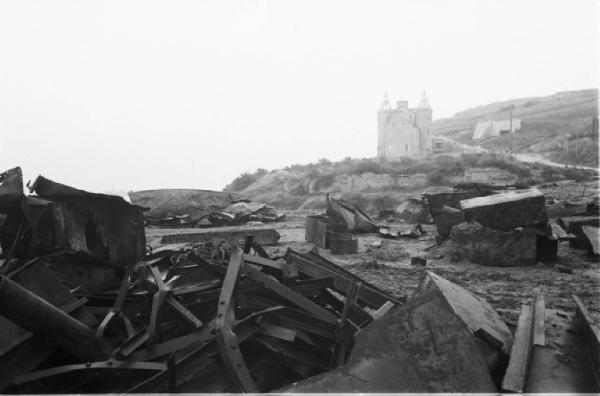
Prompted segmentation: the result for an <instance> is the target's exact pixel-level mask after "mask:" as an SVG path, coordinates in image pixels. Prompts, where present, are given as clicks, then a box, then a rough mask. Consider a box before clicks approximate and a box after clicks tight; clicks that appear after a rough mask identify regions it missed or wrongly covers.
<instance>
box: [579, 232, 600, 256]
mask: <svg viewBox="0 0 600 396" xmlns="http://www.w3.org/2000/svg"><path fill="white" fill-rule="evenodd" d="M581 231H582V232H583V235H585V237H586V238H587V241H588V252H589V254H590V256H593V255H596V256H597V255H598V254H600V228H598V227H592V226H585V225H584V226H582V227H581Z"/></svg>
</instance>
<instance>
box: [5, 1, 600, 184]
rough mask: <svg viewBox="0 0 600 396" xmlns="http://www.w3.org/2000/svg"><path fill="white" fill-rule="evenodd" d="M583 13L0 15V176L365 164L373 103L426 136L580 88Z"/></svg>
mask: <svg viewBox="0 0 600 396" xmlns="http://www.w3.org/2000/svg"><path fill="white" fill-rule="evenodd" d="M598 19H599V3H598V1H596V0H569V1H556V0H543V1H541V0H540V1H531V0H529V1H527V0H501V1H486V0H473V1H467V0H465V1H450V0H439V1H435V0H418V1H417V0H411V1H400V0H395V1H349V0H343V1H328V0H320V1H307V0H302V1H300V0H296V1H282V0H277V1H222V0H220V1H189V2H187V1H161V2H153V1H147V0H145V1H123V0H119V1H107V0H103V1H38V2H32V1H23V0H14V1H6V0H5V1H1V2H0V170H2V169H7V168H10V167H13V166H17V165H20V166H21V167H22V168H23V170H24V173H25V176H26V178H31V179H33V178H34V177H35V176H37V174H43V175H45V176H46V177H49V178H52V179H54V180H56V181H59V182H63V183H67V184H70V185H73V186H75V187H79V188H84V189H88V190H91V191H107V190H112V189H114V190H130V189H131V190H139V189H151V188H204V189H219V190H220V189H222V188H223V187H224V186H225V185H226V184H227V183H228V182H230V181H231V180H232V179H233V178H234V177H236V176H237V175H239V174H240V173H242V172H244V171H254V170H255V169H256V168H259V167H262V168H267V169H274V168H280V167H284V166H287V165H290V164H294V163H307V162H313V161H316V160H318V159H319V158H328V159H330V160H341V159H343V158H344V157H347V156H350V157H374V156H375V154H376V135H377V124H376V120H377V119H376V112H377V109H378V107H379V105H380V103H381V100H382V97H383V95H384V93H385V92H388V94H389V96H390V100H392V101H395V100H397V99H399V98H403V99H405V100H408V101H409V105H410V106H416V104H417V103H418V100H419V98H420V96H421V92H422V90H423V89H425V90H426V91H427V94H428V96H429V101H430V103H431V105H432V107H433V114H434V118H443V117H447V116H451V115H452V114H454V113H456V112H458V111H461V110H464V109H466V108H469V107H474V106H477V105H483V104H487V103H490V102H493V101H498V100H505V99H511V98H517V97H525V96H542V95H548V94H552V93H554V92H557V91H564V90H577V89H586V88H596V87H598V81H599V75H598V73H599V70H600V65H599V61H598V54H599V39H598V35H599V31H598V29H599V24H598Z"/></svg>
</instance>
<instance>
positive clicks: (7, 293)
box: [0, 276, 111, 361]
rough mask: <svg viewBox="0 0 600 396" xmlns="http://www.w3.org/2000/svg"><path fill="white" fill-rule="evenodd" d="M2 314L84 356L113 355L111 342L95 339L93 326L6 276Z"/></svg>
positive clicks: (0, 292) (1, 282)
mask: <svg viewBox="0 0 600 396" xmlns="http://www.w3.org/2000/svg"><path fill="white" fill-rule="evenodd" d="M0 314H2V315H3V316H5V317H6V318H8V319H10V320H12V321H13V322H15V323H17V324H18V325H19V326H22V327H24V328H26V329H28V330H30V331H31V332H33V333H36V334H40V335H43V336H44V337H46V338H47V339H49V340H52V341H54V342H56V343H57V344H58V345H60V346H61V347H63V348H64V349H65V350H67V351H68V352H69V353H71V354H73V355H74V356H77V357H79V358H80V359H83V360H92V361H93V360H102V359H106V358H107V357H109V356H110V354H111V349H110V347H109V346H108V345H107V344H105V343H104V342H102V341H100V342H95V339H94V331H93V330H92V329H90V328H89V327H87V326H86V325H84V324H83V323H81V322H79V321H78V320H76V319H73V318H72V317H71V316H69V314H67V313H65V312H63V311H61V310H60V309H58V308H56V307H55V306H54V305H52V304H49V303H48V302H47V301H46V300H44V299H42V298H40V297H38V296H36V295H35V294H33V293H32V292H30V291H29V290H27V289H25V288H24V287H22V286H20V285H19V284H17V283H15V282H13V281H12V280H10V279H8V278H7V277H5V276H0Z"/></svg>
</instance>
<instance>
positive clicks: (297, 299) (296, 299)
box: [243, 267, 337, 323]
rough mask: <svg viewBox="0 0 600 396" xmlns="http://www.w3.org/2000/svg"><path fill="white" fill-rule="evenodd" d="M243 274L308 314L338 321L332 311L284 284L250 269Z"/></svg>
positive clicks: (325, 319) (245, 269)
mask: <svg viewBox="0 0 600 396" xmlns="http://www.w3.org/2000/svg"><path fill="white" fill-rule="evenodd" d="M243 272H244V274H246V275H248V277H250V278H251V279H253V280H255V281H257V282H261V283H263V284H264V285H265V287H267V288H268V289H270V290H272V291H274V292H275V293H277V294H278V295H279V296H281V297H283V298H285V299H286V300H288V301H290V302H291V303H293V304H295V305H297V306H298V307H300V308H302V309H304V310H306V311H307V312H310V313H311V314H312V315H313V316H314V317H316V318H319V319H321V320H324V321H327V322H332V323H333V322H335V321H336V319H337V318H336V316H335V315H334V314H333V313H331V312H330V311H328V310H326V309H325V308H323V307H321V306H319V305H317V304H315V303H313V302H312V301H310V300H309V299H307V298H306V297H304V296H302V295H300V294H298V293H296V292H294V291H292V290H290V289H289V288H287V287H286V286H284V285H283V284H281V283H279V282H278V281H277V280H275V279H273V278H271V277H269V276H267V275H265V274H263V273H262V272H260V271H257V270H255V269H253V268H250V267H245V268H244V269H243Z"/></svg>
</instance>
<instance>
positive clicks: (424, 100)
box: [419, 91, 431, 109]
mask: <svg viewBox="0 0 600 396" xmlns="http://www.w3.org/2000/svg"><path fill="white" fill-rule="evenodd" d="M419 109H431V106H430V105H429V99H427V94H426V93H425V91H423V94H422V95H421V101H419Z"/></svg>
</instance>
